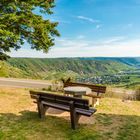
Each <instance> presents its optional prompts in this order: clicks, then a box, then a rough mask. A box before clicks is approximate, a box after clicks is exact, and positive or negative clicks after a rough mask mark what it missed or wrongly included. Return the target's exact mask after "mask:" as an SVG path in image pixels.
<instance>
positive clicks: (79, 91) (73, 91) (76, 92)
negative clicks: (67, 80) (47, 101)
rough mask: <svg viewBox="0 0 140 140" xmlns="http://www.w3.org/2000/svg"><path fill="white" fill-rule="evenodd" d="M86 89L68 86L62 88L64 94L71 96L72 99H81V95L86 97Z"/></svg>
mask: <svg viewBox="0 0 140 140" xmlns="http://www.w3.org/2000/svg"><path fill="white" fill-rule="evenodd" d="M86 92H87V88H86V87H81V86H68V87H65V88H64V94H67V95H73V96H74V97H78V98H82V95H86Z"/></svg>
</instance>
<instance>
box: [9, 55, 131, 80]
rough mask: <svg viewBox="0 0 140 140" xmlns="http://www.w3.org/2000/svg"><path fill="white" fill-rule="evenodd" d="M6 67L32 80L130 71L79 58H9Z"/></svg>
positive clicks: (119, 64)
mask: <svg viewBox="0 0 140 140" xmlns="http://www.w3.org/2000/svg"><path fill="white" fill-rule="evenodd" d="M7 65H10V66H11V67H14V68H16V69H18V70H20V71H23V72H24V73H26V75H29V76H30V77H34V78H44V79H45V78H47V77H50V78H51V76H52V75H53V76H54V75H55V76H56V77H57V76H58V75H59V76H58V77H61V76H65V75H68V76H70V75H72V76H78V75H94V76H95V75H104V74H110V73H111V74H115V73H118V72H119V71H123V70H129V69H132V67H131V66H128V65H126V64H123V63H120V62H116V61H110V60H106V61H102V60H82V59H79V58H59V59H58V58H57V59H51V58H49V59H48V58H44V59H41V58H11V59H9V60H8V62H7ZM13 76H14V75H13Z"/></svg>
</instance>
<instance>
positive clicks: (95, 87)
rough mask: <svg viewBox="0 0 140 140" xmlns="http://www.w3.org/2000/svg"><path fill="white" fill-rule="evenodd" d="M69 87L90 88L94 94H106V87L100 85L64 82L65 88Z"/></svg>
mask: <svg viewBox="0 0 140 140" xmlns="http://www.w3.org/2000/svg"><path fill="white" fill-rule="evenodd" d="M68 86H82V87H88V88H90V89H91V90H92V92H97V93H105V92H106V86H100V85H93V84H85V83H74V82H64V87H68Z"/></svg>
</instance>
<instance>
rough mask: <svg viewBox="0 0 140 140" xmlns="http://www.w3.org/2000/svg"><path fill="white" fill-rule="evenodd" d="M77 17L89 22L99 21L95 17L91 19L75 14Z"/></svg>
mask: <svg viewBox="0 0 140 140" xmlns="http://www.w3.org/2000/svg"><path fill="white" fill-rule="evenodd" d="M77 18H78V19H80V20H84V21H88V22H91V23H98V22H100V21H99V20H96V19H93V18H89V17H85V16H77Z"/></svg>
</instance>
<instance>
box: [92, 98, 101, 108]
mask: <svg viewBox="0 0 140 140" xmlns="http://www.w3.org/2000/svg"><path fill="white" fill-rule="evenodd" d="M99 100H100V99H99V98H92V105H93V107H95V106H96V105H99Z"/></svg>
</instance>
